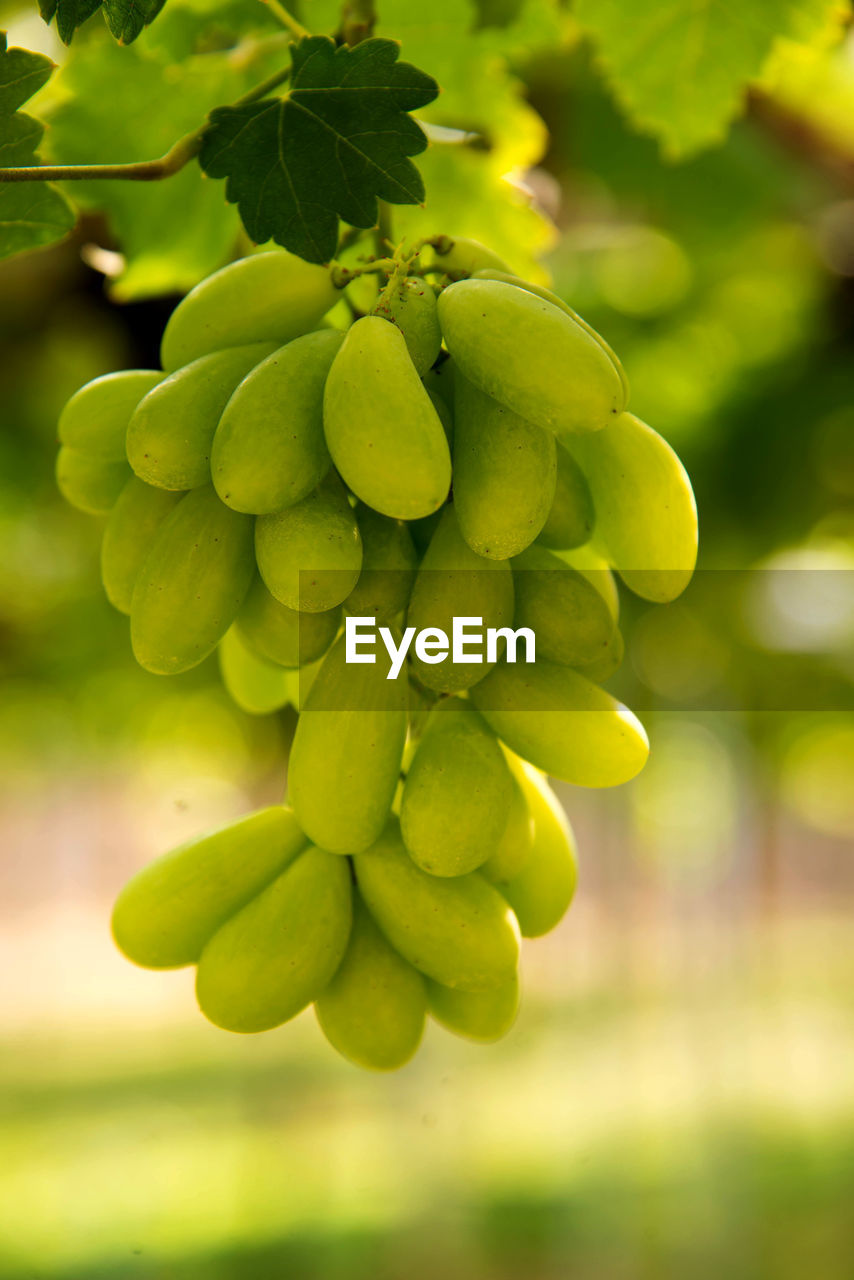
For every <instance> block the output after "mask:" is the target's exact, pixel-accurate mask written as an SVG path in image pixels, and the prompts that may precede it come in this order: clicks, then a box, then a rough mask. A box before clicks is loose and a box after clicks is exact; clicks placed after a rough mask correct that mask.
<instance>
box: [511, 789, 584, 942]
mask: <svg viewBox="0 0 854 1280" xmlns="http://www.w3.org/2000/svg"><path fill="white" fill-rule="evenodd" d="M517 776H518V777H519V778H520V781H521V784H522V787H523V788H524V790H525V793H526V797H527V800H528V806H529V808H530V810H531V814H532V815H533V819H534V846H533V850H532V852H531V856H530V858H529V859H528V861H527V862H526V863H525V865H524V867H523V868H522V870H521V871H520V872H519V874H518V875H517V876H515V877H514V878H513V879H512V880H510V881H509V882H508V883H505V884H502V885H501V886H500V889H501V893H502V895H503V896H504V897H505V898H506V899H507V901H508V902H509V903H510V906H511V907H512V908H513V911H514V913H515V915H516V918H517V920H518V921H519V929H520V931H521V934H522V937H523V938H539V937H541V936H542V934H544V933H549V932H550V931H551V930H552V929H554V927H555V925H556V924H558V923H559V922H560V921H561V920H562V919H563V916H564V915H565V914H566V911H567V909H568V908H569V904H570V903H571V902H572V899H573V897H574V895H575V886H576V882H577V880H578V864H577V855H576V848H575V837H574V836H573V834H572V828H571V827H570V825H569V823H568V822H567V820H566V815H565V814H564V812H563V809H562V808H561V805H560V801H559V800H558V798H557V796H556V795H555V793H554V792H553V791H552V789H551V787H550V786H549V784H548V783H547V782H546V780H545V778H544V777H543V776H542V775H541V774H539V773H537V771H536V770H535V769H532V768H531V767H530V765H528V766H524V765H523V766H522V768H521V769H520V771H519V773H518V775H517Z"/></svg>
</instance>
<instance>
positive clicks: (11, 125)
mask: <svg viewBox="0 0 854 1280" xmlns="http://www.w3.org/2000/svg"><path fill="white" fill-rule="evenodd" d="M52 71H53V63H52V62H51V61H50V59H49V58H45V57H43V56H42V55H41V54H39V53H31V52H30V51H29V50H28V49H9V48H7V44H6V33H5V31H0V168H2V169H10V168H13V167H14V168H18V167H19V166H20V167H22V168H24V167H28V166H30V165H37V164H38V162H39V159H38V155H37V154H36V151H37V148H38V145H39V143H40V142H41V140H42V135H43V133H44V126H43V125H42V124H40V123H39V121H38V120H34V119H33V117H32V116H28V115H26V114H25V113H24V112H22V111H19V110H18V108H19V107H20V106H22V105H23V103H25V102H26V101H27V100H28V98H31V97H32V95H33V94H34V93H35V92H36V90H37V89H40V88H41V87H42V85H43V84H45V83H46V82H47V80H48V79H49V78H50V75H51V72H52ZM73 226H74V213H73V211H72V209H71V208H70V206H69V205H68V204H67V203H66V201H65V200H64V198H63V197H62V196H61V195H60V193H59V191H57V189H56V187H54V186H52V185H51V184H50V183H48V182H15V183H11V182H10V183H0V258H8V257H9V256H10V255H11V254H13V253H21V252H23V251H24V250H25V249H37V248H39V247H40V246H41V245H44V244H50V243H51V241H53V240H58V239H60V237H61V236H64V235H65V233H66V232H67V231H70V229H71V228H72V227H73Z"/></svg>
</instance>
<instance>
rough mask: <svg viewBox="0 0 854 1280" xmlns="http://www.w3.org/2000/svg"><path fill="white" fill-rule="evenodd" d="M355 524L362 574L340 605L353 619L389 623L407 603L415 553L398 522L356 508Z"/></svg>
mask: <svg viewBox="0 0 854 1280" xmlns="http://www.w3.org/2000/svg"><path fill="white" fill-rule="evenodd" d="M356 522H357V524H358V526H359V533H360V534H361V537H362V572H361V573H360V574H359V580H358V582H357V583H356V585H355V587H354V588H353V590H352V591H351V592H350V594H349V596H348V597H347V599H346V600H345V602H344V607H345V609H346V610H347V612H348V613H350V614H353V615H354V616H355V617H371V618H376V620H377V622H390V621H391V620H392V619H393V618H396V617H397V616H398V615H399V614H400V613H402V612H403V610H404V609H405V608H406V606H407V604H408V603H409V596H410V594H411V591H412V584H413V582H414V581H415V570H416V568H417V566H418V553H417V552H416V550H415V547H414V545H413V542H412V538H411V536H410V533H409V530H408V528H407V526H406V525H405V524H404V523H403V521H402V520H392V519H391V517H390V516H382V515H380V514H379V512H378V511H372V510H371V508H370V507H366V506H365V504H364V503H363V502H360V503H357V505H356Z"/></svg>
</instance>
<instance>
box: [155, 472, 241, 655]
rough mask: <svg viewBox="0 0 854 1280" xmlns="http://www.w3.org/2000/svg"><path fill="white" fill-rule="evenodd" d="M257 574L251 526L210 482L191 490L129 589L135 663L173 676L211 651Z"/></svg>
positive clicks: (163, 528)
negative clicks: (217, 492) (200, 487)
mask: <svg viewBox="0 0 854 1280" xmlns="http://www.w3.org/2000/svg"><path fill="white" fill-rule="evenodd" d="M254 572H255V562H254V558H253V554H252V521H251V519H250V518H249V516H242V515H238V514H237V512H236V511H231V510H230V509H229V508H228V507H226V506H224V504H223V503H221V502H220V500H219V498H218V497H217V496H216V493H215V492H214V489H213V486H212V485H207V486H206V487H205V488H202V489H193V490H192V492H190V493H188V494H187V495H186V497H184V498H182V499H181V501H180V502H179V503H178V505H177V506H176V507H175V508H174V509H173V510H172V511H171V512H170V513H169V515H168V516H167V517H166V519H165V520H164V521H163V522H162V524H161V525H160V528H159V529H158V531H157V534H156V536H155V538H154V541H153V543H152V545H151V550H150V551H149V553H148V555H147V556H146V558H145V561H144V562H143V565H142V568H141V569H140V571H139V576H138V578H137V580H136V585H135V587H134V590H133V598H132V600H131V611H130V633H131V643H132V645H133V651H134V654H135V655H136V660H137V662H139V664H140V666H143V667H145V668H146V670H147V671H154V672H155V673H156V674H158V675H175V674H176V673H177V672H179V671H187V670H189V668H190V667H194V666H196V665H197V664H198V663H199V662H201V661H202V660H203V659H204V658H206V657H207V656H208V654H209V653H212V652H213V650H214V649H215V648H216V646H217V644H218V643H219V641H220V640H221V639H222V637H223V636H224V635H225V633H226V631H227V630H228V628H229V627H230V626H231V624H232V622H233V621H234V619H235V617H236V615H237V612H238V610H239V608H240V606H241V604H242V603H243V599H244V597H245V595H246V592H247V591H248V590H249V584H250V583H251V581H252V577H253V575H254Z"/></svg>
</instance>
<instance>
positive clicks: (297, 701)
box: [288, 614, 323, 711]
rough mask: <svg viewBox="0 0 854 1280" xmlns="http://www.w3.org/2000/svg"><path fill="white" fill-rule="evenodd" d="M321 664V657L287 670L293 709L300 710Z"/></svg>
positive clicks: (307, 615) (308, 615)
mask: <svg viewBox="0 0 854 1280" xmlns="http://www.w3.org/2000/svg"><path fill="white" fill-rule="evenodd" d="M306 617H311V614H306ZM322 666H323V658H318V659H317V661H316V662H310V663H309V664H308V665H307V666H305V667H300V668H299V669H291V670H289V671H288V690H289V694H290V703H291V706H292V707H294V708H295V710H297V711H302V709H303V707H304V706H305V702H306V699H307V698H308V695H309V694H310V693H311V689H312V685H313V684H314V682H315V680H316V679H317V677H318V675H319V673H320V668H321V667H322Z"/></svg>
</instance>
